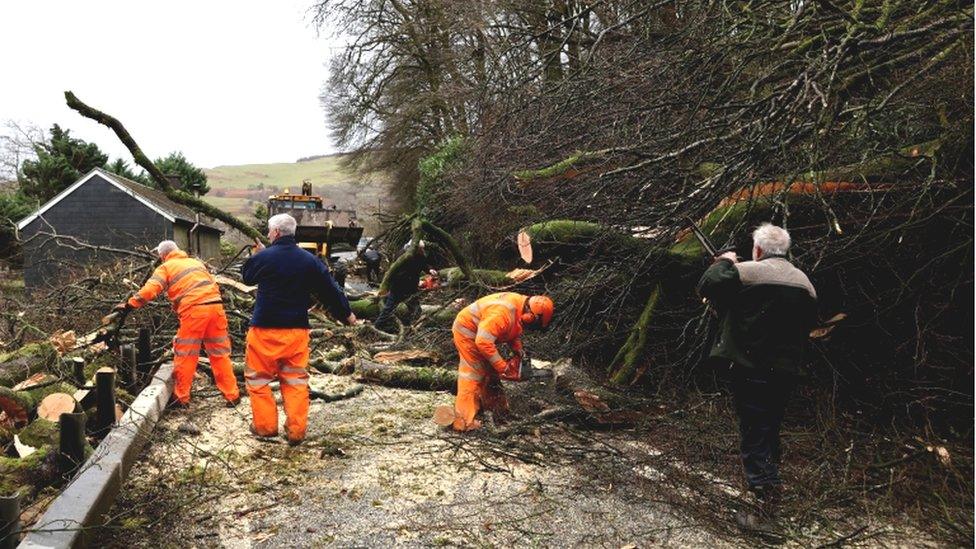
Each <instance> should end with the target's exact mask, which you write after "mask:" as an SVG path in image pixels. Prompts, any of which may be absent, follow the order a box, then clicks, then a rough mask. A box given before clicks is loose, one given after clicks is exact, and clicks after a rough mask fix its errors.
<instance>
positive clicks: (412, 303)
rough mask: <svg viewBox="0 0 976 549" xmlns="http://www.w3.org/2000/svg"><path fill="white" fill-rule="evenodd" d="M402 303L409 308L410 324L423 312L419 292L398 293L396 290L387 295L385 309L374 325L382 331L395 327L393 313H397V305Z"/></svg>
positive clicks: (408, 321)
mask: <svg viewBox="0 0 976 549" xmlns="http://www.w3.org/2000/svg"><path fill="white" fill-rule="evenodd" d="M400 303H404V304H406V306H407V323H408V324H409V323H411V322H413V321H414V320H416V318H417V317H418V316H420V312H421V311H420V294H419V292H417V291H414V292H404V291H399V292H398V291H395V290H390V293H388V294H387V295H386V300H385V301H384V302H383V309H382V310H380V314H379V316H377V317H376V320H375V321H374V322H373V325H374V326H376V327H377V328H379V329H381V330H382V329H386V328H392V327H394V326H395V324H394V322H393V313H394V312H395V311H396V308H397V305H399V304H400Z"/></svg>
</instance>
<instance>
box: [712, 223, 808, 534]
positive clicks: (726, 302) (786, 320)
mask: <svg viewBox="0 0 976 549" xmlns="http://www.w3.org/2000/svg"><path fill="white" fill-rule="evenodd" d="M752 240H753V248H752V259H753V260H752V261H742V262H740V261H739V260H738V257H737V256H736V255H735V253H734V252H727V253H724V254H722V255H720V256H718V257H716V258H715V262H714V263H713V264H712V266H711V267H709V268H708V270H706V271H705V274H704V275H702V278H701V280H700V281H699V283H698V293H699V294H700V295H701V296H702V297H704V298H705V299H706V300H707V301H708V303H709V304H710V305H711V306H712V307H713V308H714V309H715V311H716V312H717V313H718V319H719V325H718V334H717V336H716V339H715V342H714V344H713V346H712V350H711V353H710V358H711V359H715V360H719V361H721V362H722V363H723V364H727V365H729V368H730V370H731V372H730V373H731V378H732V394H733V397H734V401H735V409H736V414H737V415H738V417H739V432H740V436H741V444H740V450H741V455H742V465H743V468H744V469H745V475H746V480H747V482H748V483H749V489H750V491H752V492H753V493H754V494H755V495H756V498H757V499H758V501H759V502H760V504H761V508H762V509H763V510H764V511H765V512H769V511H771V510H772V509H771V506H773V505H775V502H776V500H777V499H778V497H779V494H780V492H781V489H782V480H781V479H780V476H779V458H780V440H779V430H780V424H781V422H782V420H783V410H784V408H785V407H786V401H787V398H788V396H789V393H790V391H791V389H792V387H793V385H794V384H795V378H796V376H797V375H798V374H799V373H800V368H801V367H802V366H803V357H804V351H805V348H806V345H807V338H808V337H809V333H810V330H811V329H812V328H813V326H814V325H815V323H816V313H817V292H816V290H815V289H814V288H813V284H811V283H810V279H809V278H807V275H805V274H804V273H803V271H801V270H799V269H797V268H796V267H794V266H793V265H792V264H791V263H790V261H789V260H788V259H787V258H786V253H787V251H788V250H789V248H790V235H789V233H788V232H786V230H784V229H783V228H781V227H777V226H775V225H771V224H768V223H765V224H763V225H760V226H759V228H757V229H756V230H755V232H753V234H752ZM750 515H751V514H748V513H746V514H743V513H740V515H739V516H738V517H737V519H738V521H739V524H740V526H743V527H745V528H751V527H755V526H756V524H757V522H758V521H759V520H760V519H759V518H758V517H756V516H754V515H751V516H750Z"/></svg>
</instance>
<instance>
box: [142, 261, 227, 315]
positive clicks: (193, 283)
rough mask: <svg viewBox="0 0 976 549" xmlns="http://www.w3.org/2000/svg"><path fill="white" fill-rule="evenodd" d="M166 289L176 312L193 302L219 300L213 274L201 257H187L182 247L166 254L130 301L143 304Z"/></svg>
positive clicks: (190, 305) (218, 291) (178, 312)
mask: <svg viewBox="0 0 976 549" xmlns="http://www.w3.org/2000/svg"><path fill="white" fill-rule="evenodd" d="M164 291H165V292H166V297H168V298H169V300H170V302H171V303H172V305H173V310H174V311H176V313H177V314H182V313H183V312H184V311H186V310H187V309H189V308H190V307H192V306H194V305H199V304H201V303H211V302H219V301H220V288H219V287H218V286H217V282H216V281H215V280H214V277H213V275H211V274H210V272H209V271H207V267H206V266H205V265H204V264H203V262H202V261H200V260H199V259H195V258H192V257H188V256H187V255H186V252H184V251H183V250H175V251H173V252H170V253H169V254H168V255H167V256H166V259H164V260H163V264H162V265H160V266H159V267H156V270H155V271H153V274H152V276H151V277H149V280H147V281H146V283H145V285H143V287H142V288H140V289H139V291H138V292H136V294H135V295H134V296H132V297H130V298H129V305H131V306H133V307H135V308H139V307H142V306H143V305H145V304H146V303H149V302H150V301H152V300H153V299H156V296H158V295H159V294H160V293H162V292H164Z"/></svg>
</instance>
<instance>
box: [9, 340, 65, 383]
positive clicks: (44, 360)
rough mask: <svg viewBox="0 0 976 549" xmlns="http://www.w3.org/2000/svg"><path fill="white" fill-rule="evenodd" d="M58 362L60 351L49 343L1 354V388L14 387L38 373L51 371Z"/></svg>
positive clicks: (35, 344) (36, 344) (29, 345)
mask: <svg viewBox="0 0 976 549" xmlns="http://www.w3.org/2000/svg"><path fill="white" fill-rule="evenodd" d="M57 360H58V351H57V349H55V348H54V345H52V344H50V343H48V342H43V343H30V344H28V345H24V346H23V347H20V348H19V349H14V350H13V351H10V352H9V353H3V354H0V387H12V386H13V385H15V384H17V383H20V382H21V381H23V380H25V379H27V378H28V377H30V376H32V375H34V374H36V373H38V372H43V371H45V370H48V371H50V370H51V369H52V368H53V367H54V365H55V363H56V362H57Z"/></svg>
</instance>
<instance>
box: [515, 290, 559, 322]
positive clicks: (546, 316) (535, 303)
mask: <svg viewBox="0 0 976 549" xmlns="http://www.w3.org/2000/svg"><path fill="white" fill-rule="evenodd" d="M527 304H528V309H529V311H528V312H526V313H523V314H522V322H524V323H526V324H531V323H532V322H535V321H536V319H538V320H539V327H540V328H543V329H545V328H548V327H549V323H550V322H552V313H553V311H554V310H555V305H553V303H552V300H551V299H549V297H548V296H544V295H534V296H532V297H530V298H529V299H528V301H527Z"/></svg>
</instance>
